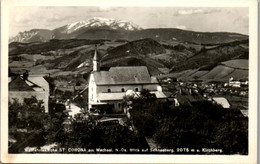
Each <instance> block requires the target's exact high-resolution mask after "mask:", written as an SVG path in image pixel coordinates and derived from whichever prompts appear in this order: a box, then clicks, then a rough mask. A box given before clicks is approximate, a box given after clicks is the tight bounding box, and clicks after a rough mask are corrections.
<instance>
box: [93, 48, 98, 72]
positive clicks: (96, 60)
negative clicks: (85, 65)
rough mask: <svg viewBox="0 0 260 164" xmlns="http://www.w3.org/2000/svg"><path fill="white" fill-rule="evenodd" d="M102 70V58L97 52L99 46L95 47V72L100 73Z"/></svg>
mask: <svg viewBox="0 0 260 164" xmlns="http://www.w3.org/2000/svg"><path fill="white" fill-rule="evenodd" d="M99 70H100V58H99V55H98V52H97V46H95V54H94V57H93V71H99Z"/></svg>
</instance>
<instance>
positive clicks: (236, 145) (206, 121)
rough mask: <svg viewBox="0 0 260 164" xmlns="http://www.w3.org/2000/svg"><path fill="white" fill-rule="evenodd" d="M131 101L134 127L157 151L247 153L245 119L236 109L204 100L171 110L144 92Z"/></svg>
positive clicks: (246, 122) (167, 104)
mask: <svg viewBox="0 0 260 164" xmlns="http://www.w3.org/2000/svg"><path fill="white" fill-rule="evenodd" d="M131 101H132V109H131V110H130V113H131V117H132V120H133V123H134V125H135V127H136V128H137V129H138V131H139V133H141V134H142V135H144V136H146V137H149V138H153V139H154V140H155V141H156V143H157V144H158V145H159V146H160V147H161V148H173V149H176V148H182V147H185V148H186V147H187V148H194V149H200V150H201V149H202V148H215V149H217V148H218V149H222V150H223V153H224V154H247V153H248V119H247V118H245V117H243V115H242V114H241V113H240V111H239V110H234V109H224V108H222V107H221V106H219V105H216V104H212V103H211V102H208V101H201V102H197V103H195V104H193V106H192V107H190V106H180V107H175V106H171V105H170V104H169V103H168V102H160V101H154V97H153V96H152V95H151V94H149V92H147V91H143V92H141V96H140V97H139V98H136V99H132V100H131Z"/></svg>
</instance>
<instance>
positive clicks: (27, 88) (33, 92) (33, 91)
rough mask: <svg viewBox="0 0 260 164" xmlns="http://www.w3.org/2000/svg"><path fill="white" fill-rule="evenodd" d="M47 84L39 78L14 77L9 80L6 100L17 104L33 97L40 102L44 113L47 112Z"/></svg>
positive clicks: (48, 92) (48, 94) (48, 93)
mask: <svg viewBox="0 0 260 164" xmlns="http://www.w3.org/2000/svg"><path fill="white" fill-rule="evenodd" d="M49 96H50V91H49V83H48V82H47V81H46V80H45V79H44V78H43V77H41V76H29V77H21V76H16V77H14V78H13V79H12V80H10V82H9V85H8V100H9V101H10V102H12V101H14V99H16V100H18V102H19V103H23V102H24V100H26V99H30V98H32V97H35V98H36V99H37V100H42V101H43V105H44V110H45V112H46V113H47V112H49Z"/></svg>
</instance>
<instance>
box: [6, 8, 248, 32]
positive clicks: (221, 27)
mask: <svg viewBox="0 0 260 164" xmlns="http://www.w3.org/2000/svg"><path fill="white" fill-rule="evenodd" d="M93 17H104V18H114V19H120V20H126V21H131V22H132V23H134V24H137V25H139V26H140V27H142V28H144V29H146V28H179V29H184V30H192V31H200V32H236V33H241V34H246V35H248V33H249V29H248V24H249V10H248V8H246V7H240V8H238V7H236V8H230V7H229V8H228V7H221V8H216V7H204V8H198V7H196V8H194V7H193V8H192V7H98V6H96V7H95V6H93V7H79V6H74V7H71V6H69V7H61V6H57V7H53V6H52V7H47V6H35V7H33V6H29V7H28V6H27V7H25V6H15V7H12V8H11V10H10V13H9V35H10V37H13V36H15V35H17V34H18V33H19V32H23V31H29V30H31V29H50V30H53V29H55V28H58V27H61V26H64V25H66V24H70V23H73V22H77V21H84V20H88V19H91V18H93Z"/></svg>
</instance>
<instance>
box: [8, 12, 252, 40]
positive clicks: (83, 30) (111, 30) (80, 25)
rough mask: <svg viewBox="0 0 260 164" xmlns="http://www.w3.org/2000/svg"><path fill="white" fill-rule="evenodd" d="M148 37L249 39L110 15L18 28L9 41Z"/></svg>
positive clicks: (236, 34)
mask: <svg viewBox="0 0 260 164" xmlns="http://www.w3.org/2000/svg"><path fill="white" fill-rule="evenodd" d="M144 38H151V39H155V40H158V41H180V42H193V43H196V44H219V43H228V42H232V41H237V40H243V39H248V36H247V35H242V34H238V33H228V32H213V33H209V32H194V31H187V30H181V29H176V28H151V29H143V28H141V27H140V26H138V25H135V24H134V23H132V22H129V21H125V20H116V19H112V18H99V17H94V18H92V19H89V20H85V21H78V22H74V23H71V24H67V25H64V26H62V27H58V28H55V29H54V30H50V29H32V30H29V31H24V32H20V33H19V34H18V35H16V36H15V37H13V38H10V40H9V42H10V43H11V42H23V43H29V42H47V41H50V40H51V39H90V40H96V39H108V40H122V39H123V40H129V41H133V40H138V39H144Z"/></svg>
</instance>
